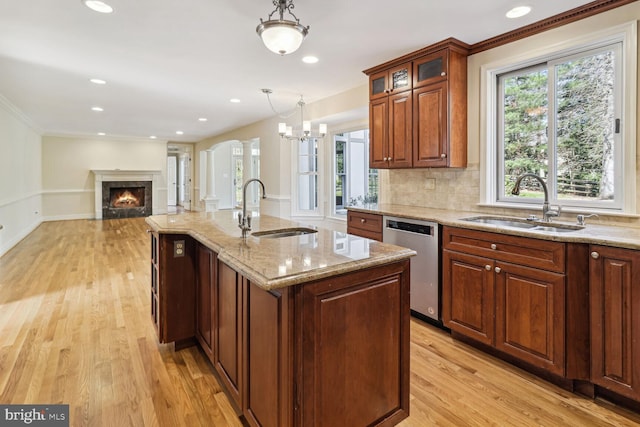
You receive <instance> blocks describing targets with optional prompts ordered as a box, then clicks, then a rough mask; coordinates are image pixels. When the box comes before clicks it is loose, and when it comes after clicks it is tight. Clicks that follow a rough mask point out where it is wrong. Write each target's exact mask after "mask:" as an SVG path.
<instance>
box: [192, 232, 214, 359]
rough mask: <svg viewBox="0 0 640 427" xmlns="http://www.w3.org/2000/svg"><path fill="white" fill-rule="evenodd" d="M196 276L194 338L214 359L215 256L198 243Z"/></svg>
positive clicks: (208, 355)
mask: <svg viewBox="0 0 640 427" xmlns="http://www.w3.org/2000/svg"><path fill="white" fill-rule="evenodd" d="M196 262H197V277H196V339H197V340H198V342H199V343H200V346H201V347H202V350H204V352H205V354H206V355H207V357H208V358H209V360H211V362H213V361H214V323H213V317H214V313H213V309H214V308H215V306H216V304H215V296H216V286H217V256H216V253H215V252H214V251H212V250H211V249H209V248H207V247H206V246H204V245H203V244H201V243H198V249H197V261H196Z"/></svg>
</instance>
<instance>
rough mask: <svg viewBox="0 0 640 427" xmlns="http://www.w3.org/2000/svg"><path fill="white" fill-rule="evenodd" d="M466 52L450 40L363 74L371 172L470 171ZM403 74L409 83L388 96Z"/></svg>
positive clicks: (460, 45)
mask: <svg viewBox="0 0 640 427" xmlns="http://www.w3.org/2000/svg"><path fill="white" fill-rule="evenodd" d="M468 48H469V46H468V45H467V44H465V43H463V42H460V41H458V40H455V39H447V40H445V41H443V42H441V43H437V44H435V45H433V46H429V47H427V48H424V49H421V50H419V51H416V52H413V53H411V54H408V55H405V56H403V57H401V58H398V59H396V60H393V61H389V62H387V63H385V64H382V65H379V66H377V67H374V68H371V69H369V70H365V71H364V72H365V74H367V75H369V87H370V94H369V100H370V104H369V129H370V133H369V149H370V154H369V163H370V167H371V168H410V167H414V168H417V167H456V168H458V167H466V165H467V55H468ZM405 68H408V69H409V70H411V71H410V72H409V73H408V76H409V78H410V79H411V83H410V84H409V85H407V86H404V85H402V86H401V87H400V88H395V89H393V90H389V89H387V90H386V91H385V90H384V89H383V88H384V85H385V84H387V85H388V84H389V83H388V82H389V81H390V80H391V77H390V76H391V75H392V74H391V73H392V72H398V70H399V69H400V70H404V69H405ZM403 75H404V74H403ZM385 82H387V83H385ZM376 88H377V89H376ZM400 90H404V92H402V93H398V92H399V91H400Z"/></svg>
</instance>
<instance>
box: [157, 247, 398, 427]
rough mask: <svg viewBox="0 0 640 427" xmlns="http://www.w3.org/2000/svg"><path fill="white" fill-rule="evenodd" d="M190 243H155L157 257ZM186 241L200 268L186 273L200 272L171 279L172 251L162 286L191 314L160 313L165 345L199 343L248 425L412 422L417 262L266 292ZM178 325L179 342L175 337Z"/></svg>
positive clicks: (160, 273) (161, 271) (159, 275)
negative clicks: (412, 272)
mask: <svg viewBox="0 0 640 427" xmlns="http://www.w3.org/2000/svg"><path fill="white" fill-rule="evenodd" d="M184 237H185V236H176V235H160V236H157V235H153V237H152V239H155V240H152V247H154V246H153V245H154V244H157V241H158V239H159V241H160V242H163V240H164V243H161V244H160V245H161V246H160V247H158V250H159V251H160V252H162V251H163V250H164V251H166V250H170V251H171V254H173V253H174V252H173V250H174V245H173V243H172V242H174V241H175V240H179V241H180V240H181V239H183V238H184ZM165 238H166V239H165ZM187 240H189V241H190V243H188V244H187V251H186V252H185V256H184V257H180V258H185V259H186V258H189V257H190V259H191V260H192V262H191V263H190V264H189V263H186V260H180V261H179V262H178V265H183V264H184V267H185V268H186V269H188V268H191V272H188V271H186V270H185V269H181V270H180V271H179V272H171V266H172V265H174V264H173V263H174V262H175V259H174V258H170V259H166V256H167V254H166V253H165V255H164V258H165V264H166V266H164V267H162V268H160V269H159V271H158V272H157V276H156V277H157V278H158V279H159V282H158V284H157V285H154V286H157V287H159V288H160V289H162V286H161V284H165V286H167V284H169V285H170V284H171V283H174V284H176V285H177V286H179V287H180V289H179V290H175V292H174V291H171V292H169V294H170V295H173V297H174V298H176V295H177V294H180V301H190V302H191V307H184V306H182V310H179V311H178V310H168V311H167V310H165V311H164V312H159V317H160V321H159V323H160V325H167V326H163V327H161V328H159V334H160V332H164V333H165V334H164V335H159V336H160V340H161V341H162V342H168V338H172V337H174V336H176V337H180V338H181V339H182V338H185V336H186V337H192V338H193V337H195V338H196V339H197V342H198V343H199V344H200V346H201V347H202V349H203V350H204V352H205V354H206V355H207V356H208V357H209V359H210V360H211V362H212V365H213V367H214V368H215V372H216V374H217V376H218V378H219V379H220V382H221V384H222V385H223V388H224V389H225V390H226V392H227V394H228V395H229V397H230V400H231V402H232V404H233V405H234V406H235V408H236V411H237V412H238V414H239V415H242V416H243V418H244V420H245V422H246V423H247V424H248V425H250V426H264V427H268V426H273V427H286V426H304V427H308V426H356V425H362V426H365V425H367V426H373V425H376V426H392V425H395V424H397V423H398V422H400V421H401V420H402V419H404V418H406V417H408V415H409V322H410V310H409V265H410V264H409V261H408V260H406V261H400V262H395V263H392V264H388V265H383V266H378V267H372V268H369V269H365V270H360V271H357V272H352V273H346V274H342V275H339V276H335V277H330V278H326V279H322V280H319V281H315V282H309V283H304V284H301V285H296V286H290V287H287V288H282V289H277V290H271V291H265V290H263V289H261V288H259V287H257V286H255V285H254V284H252V283H251V281H250V280H248V279H247V278H246V277H243V275H242V274H241V273H240V272H238V271H236V270H234V269H233V268H232V267H230V266H229V265H227V264H225V263H224V262H222V261H220V260H219V259H218V257H217V254H216V253H215V252H213V251H211V250H210V249H208V248H207V247H205V246H204V245H202V244H199V243H197V242H195V241H193V240H191V239H190V238H187ZM154 241H155V242H156V243H153V242H154ZM162 244H164V246H162ZM156 256H157V254H156ZM152 258H153V256H152ZM162 259H163V255H162V254H160V256H159V260H162ZM166 261H169V262H168V263H167V262H166ZM156 264H157V263H152V268H157V265H156ZM161 264H162V263H161ZM181 274H182V275H183V276H181ZM163 275H166V276H169V277H171V278H173V279H176V280H174V281H167V280H166V279H163V278H162V276H163ZM181 277H184V278H190V279H191V281H192V282H191V286H187V284H186V283H184V282H186V281H187V279H184V280H177V279H178V278H181ZM153 298H155V295H152V300H153ZM167 301H168V302H169V303H170V302H171V301H172V300H171V299H169V300H167ZM152 304H153V303H152ZM185 318H188V321H185ZM174 324H175V325H180V334H167V332H166V331H172V330H173V325H174ZM189 327H190V328H191V329H190V330H189V331H184V330H183V328H187V329H188V328H189Z"/></svg>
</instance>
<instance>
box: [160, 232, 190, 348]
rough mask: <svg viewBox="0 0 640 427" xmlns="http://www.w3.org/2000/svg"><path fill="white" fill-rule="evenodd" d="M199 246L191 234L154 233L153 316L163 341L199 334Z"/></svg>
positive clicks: (178, 340) (178, 343)
mask: <svg viewBox="0 0 640 427" xmlns="http://www.w3.org/2000/svg"><path fill="white" fill-rule="evenodd" d="M194 253H195V246H194V242H193V240H192V239H191V238H190V237H189V236H185V235H180V234H158V233H151V318H152V320H153V324H154V325H155V327H156V330H157V333H158V339H159V341H160V342H161V343H169V342H175V343H176V347H180V346H182V345H183V344H184V343H185V342H188V341H190V340H192V339H193V337H194V335H195V310H194V304H195V265H194V259H195V256H194Z"/></svg>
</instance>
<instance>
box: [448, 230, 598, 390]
mask: <svg viewBox="0 0 640 427" xmlns="http://www.w3.org/2000/svg"><path fill="white" fill-rule="evenodd" d="M567 245H568V244H565V243H559V242H551V241H545V240H538V239H531V238H522V237H515V236H508V235H502V234H496V233H488V232H482V231H475V230H466V229H458V228H452V227H444V231H443V249H444V250H443V309H442V311H443V321H444V324H445V325H446V326H448V327H449V328H451V330H452V331H454V332H456V333H459V334H462V335H464V336H466V337H469V338H471V339H474V340H476V341H478V342H481V343H483V344H486V345H489V346H492V347H495V348H496V349H498V350H499V351H501V352H503V353H505V354H508V355H510V356H513V357H515V358H517V359H519V360H522V361H524V362H526V363H528V364H530V365H532V366H535V367H537V368H542V369H544V370H545V371H548V372H551V373H553V374H556V375H559V376H566V375H567V373H569V374H570V375H571V376H572V378H576V379H585V376H586V370H587V366H588V359H587V361H586V362H585V360H584V352H585V343H586V342H588V341H587V337H586V331H585V330H584V328H581V327H577V328H576V327H571V328H570V330H571V332H572V333H574V334H575V335H574V336H573V337H571V338H570V339H568V338H567V329H568V328H569V327H568V326H567V322H566V320H567V319H566V317H565V316H566V315H567V313H571V315H572V316H574V317H575V318H572V319H571V321H572V322H574V321H575V322H585V321H586V319H587V318H588V313H587V312H586V310H585V309H584V308H582V309H580V305H582V306H584V302H585V298H586V295H588V291H587V289H586V280H585V276H584V274H581V272H580V271H581V270H585V268H586V263H585V264H583V265H582V266H580V260H579V259H576V260H573V262H574V263H575V265H574V266H572V267H571V269H570V271H568V269H567V267H566V260H567V252H568V250H569V249H568V248H567ZM571 250H572V251H573V252H575V253H576V254H584V250H580V248H574V247H573V246H572V247H571ZM573 252H572V253H573ZM568 273H570V274H571V277H570V276H569V275H568ZM569 287H570V293H569V294H568V293H567V289H568V288H569ZM569 296H570V297H571V298H573V300H574V301H572V302H571V303H569V302H568V300H569ZM580 357H581V359H580ZM567 360H569V361H570V366H568V365H567Z"/></svg>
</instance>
